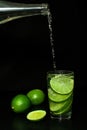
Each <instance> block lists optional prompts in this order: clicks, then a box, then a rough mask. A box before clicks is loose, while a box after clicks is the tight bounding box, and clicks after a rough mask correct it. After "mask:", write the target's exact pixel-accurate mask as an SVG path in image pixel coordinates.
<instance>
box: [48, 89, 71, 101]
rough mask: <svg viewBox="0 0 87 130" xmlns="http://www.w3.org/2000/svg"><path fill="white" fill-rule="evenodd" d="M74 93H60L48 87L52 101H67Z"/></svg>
mask: <svg viewBox="0 0 87 130" xmlns="http://www.w3.org/2000/svg"><path fill="white" fill-rule="evenodd" d="M71 94H72V93H69V94H59V93H56V92H55V91H53V90H52V89H51V88H48V97H49V99H50V100H51V101H54V102H62V101H65V100H67V99H68V98H69V97H70V96H71Z"/></svg>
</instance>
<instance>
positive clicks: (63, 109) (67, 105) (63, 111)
mask: <svg viewBox="0 0 87 130" xmlns="http://www.w3.org/2000/svg"><path fill="white" fill-rule="evenodd" d="M71 106H72V100H71V101H70V102H69V103H68V104H66V105H65V106H64V107H63V108H62V109H60V110H58V111H56V112H54V114H55V115H59V114H63V113H65V112H67V111H69V110H70V108H71Z"/></svg>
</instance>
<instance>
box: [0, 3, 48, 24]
mask: <svg viewBox="0 0 87 130" xmlns="http://www.w3.org/2000/svg"><path fill="white" fill-rule="evenodd" d="M48 11H49V8H48V4H46V3H42V4H24V3H14V2H6V1H0V15H1V16H0V24H2V23H4V22H8V21H11V20H13V19H18V18H21V17H28V16H34V15H48Z"/></svg>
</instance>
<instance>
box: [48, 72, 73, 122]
mask: <svg viewBox="0 0 87 130" xmlns="http://www.w3.org/2000/svg"><path fill="white" fill-rule="evenodd" d="M73 89H74V71H70V70H55V71H49V72H47V91H48V102H49V110H50V117H51V118H53V119H59V120H63V119H70V118H71V116H72V103H73Z"/></svg>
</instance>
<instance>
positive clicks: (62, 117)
mask: <svg viewBox="0 0 87 130" xmlns="http://www.w3.org/2000/svg"><path fill="white" fill-rule="evenodd" d="M71 115H72V112H68V113H65V114H60V115H52V114H51V115H50V117H51V119H58V120H59V121H62V120H69V119H71Z"/></svg>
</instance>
